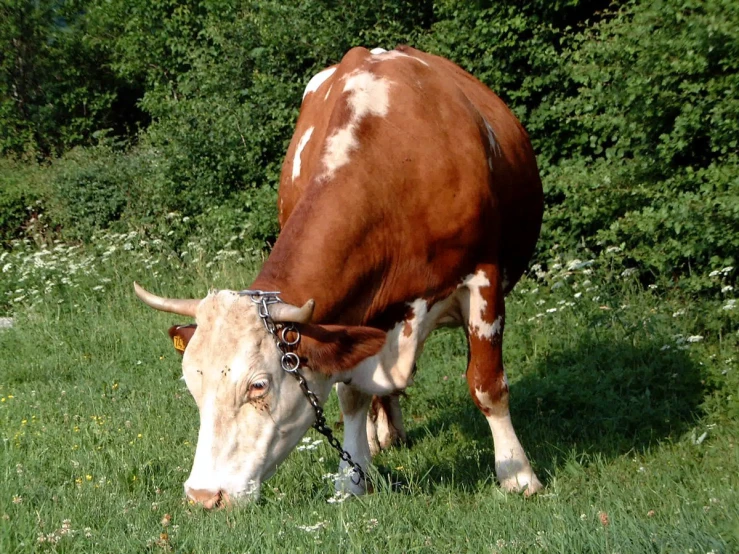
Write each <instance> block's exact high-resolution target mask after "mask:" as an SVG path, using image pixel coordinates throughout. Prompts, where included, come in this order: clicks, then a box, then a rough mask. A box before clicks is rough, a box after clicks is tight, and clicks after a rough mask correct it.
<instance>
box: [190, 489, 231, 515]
mask: <svg viewBox="0 0 739 554" xmlns="http://www.w3.org/2000/svg"><path fill="white" fill-rule="evenodd" d="M185 492H186V493H187V498H189V499H190V500H192V501H193V502H195V503H197V504H200V505H201V506H202V507H203V508H205V509H206V510H212V509H214V508H226V507H230V506H231V498H230V497H229V496H228V493H227V492H226V491H222V490H221V491H217V492H213V491H209V490H205V489H191V488H187V489H186V490H185Z"/></svg>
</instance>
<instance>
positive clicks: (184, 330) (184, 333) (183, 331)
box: [169, 324, 198, 354]
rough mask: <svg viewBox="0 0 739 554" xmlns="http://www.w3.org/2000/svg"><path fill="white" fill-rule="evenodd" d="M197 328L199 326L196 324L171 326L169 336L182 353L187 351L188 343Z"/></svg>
mask: <svg viewBox="0 0 739 554" xmlns="http://www.w3.org/2000/svg"><path fill="white" fill-rule="evenodd" d="M197 328H198V326H197V325H195V324H192V325H172V327H170V328H169V336H170V338H171V339H172V344H174V349H175V350H177V352H179V353H180V354H184V353H185V348H187V343H188V342H190V339H191V338H192V336H193V334H194V333H195V329H197Z"/></svg>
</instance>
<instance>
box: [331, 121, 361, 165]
mask: <svg viewBox="0 0 739 554" xmlns="http://www.w3.org/2000/svg"><path fill="white" fill-rule="evenodd" d="M358 147H359V141H357V138H356V137H355V136H354V128H353V127H352V126H351V125H347V126H346V127H344V128H342V129H339V130H338V131H336V132H335V133H334V134H332V135H331V136H330V137H328V140H327V141H326V154H325V155H324V157H323V165H324V166H325V167H326V174H327V175H326V176H330V175H331V174H332V173H333V172H334V171H336V170H337V169H339V168H340V167H341V166H343V165H346V164H347V163H349V154H350V153H351V152H352V150H355V149H356V148H358Z"/></svg>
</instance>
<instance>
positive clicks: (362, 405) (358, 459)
mask: <svg viewBox="0 0 739 554" xmlns="http://www.w3.org/2000/svg"><path fill="white" fill-rule="evenodd" d="M336 392H337V393H338V395H339V406H340V407H341V412H342V413H343V414H344V450H346V451H347V452H348V453H349V455H350V456H351V457H352V460H353V461H354V462H355V463H357V464H359V465H360V466H361V468H362V470H363V471H364V472H365V475H366V474H367V472H368V471H369V467H370V464H371V463H372V457H371V455H370V448H369V444H368V442H367V412H368V409H369V406H370V402H371V400H372V395H370V394H365V393H363V392H360V391H359V390H357V389H355V388H354V387H351V386H349V385H345V384H343V383H339V384H338V386H337V387H336ZM357 481H358V483H357ZM336 490H337V491H344V492H350V493H352V494H357V495H359V494H364V493H365V492H366V491H367V484H366V483H365V482H364V481H362V480H359V477H358V476H357V475H355V474H354V472H353V471H352V469H351V466H349V464H348V463H347V462H345V461H343V460H342V461H341V463H340V464H339V476H338V478H337V479H336Z"/></svg>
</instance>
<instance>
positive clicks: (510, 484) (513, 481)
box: [495, 460, 544, 496]
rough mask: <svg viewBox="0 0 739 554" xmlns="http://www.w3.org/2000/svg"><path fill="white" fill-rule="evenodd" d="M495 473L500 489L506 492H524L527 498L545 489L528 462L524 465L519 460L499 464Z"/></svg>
mask: <svg viewBox="0 0 739 554" xmlns="http://www.w3.org/2000/svg"><path fill="white" fill-rule="evenodd" d="M495 473H496V475H497V476H498V481H500V488H502V489H503V490H504V491H506V492H516V493H520V492H523V493H524V495H525V496H531V495H532V494H535V493H537V492H539V491H540V490H541V489H543V488H544V487H543V486H542V484H541V482H540V481H539V479H538V478H537V477H536V474H535V473H534V470H533V469H531V466H530V465H529V464H528V462H526V463H522V462H520V461H518V460H505V461H501V462H497V463H496V464H495Z"/></svg>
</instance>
